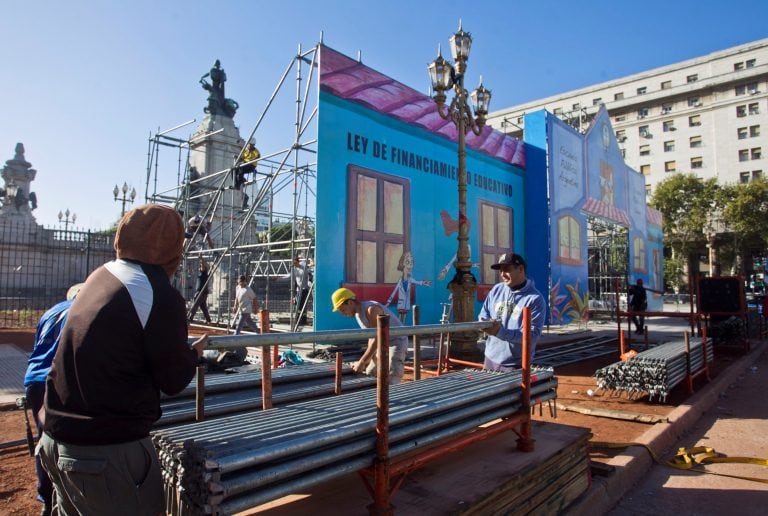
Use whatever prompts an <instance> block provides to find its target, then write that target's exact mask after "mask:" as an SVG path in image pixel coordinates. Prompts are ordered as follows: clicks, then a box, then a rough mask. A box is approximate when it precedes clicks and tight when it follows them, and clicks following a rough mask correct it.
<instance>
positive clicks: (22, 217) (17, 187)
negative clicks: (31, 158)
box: [0, 143, 37, 226]
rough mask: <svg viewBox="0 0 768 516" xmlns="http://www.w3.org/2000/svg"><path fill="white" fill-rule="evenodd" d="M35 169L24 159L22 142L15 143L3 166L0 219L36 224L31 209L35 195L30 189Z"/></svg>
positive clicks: (35, 199) (35, 200)
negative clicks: (11, 155) (11, 154)
mask: <svg viewBox="0 0 768 516" xmlns="http://www.w3.org/2000/svg"><path fill="white" fill-rule="evenodd" d="M35 175H37V170H35V169H34V168H32V164H31V163H30V162H28V161H27V160H26V159H24V144H23V143H17V144H16V153H15V155H14V156H13V159H9V160H8V161H6V162H5V166H4V167H3V171H2V177H3V182H4V184H3V187H2V189H0V203H2V206H0V221H2V222H13V224H14V225H33V226H37V221H35V217H34V215H32V210H34V209H35V208H37V195H35V192H33V191H31V185H32V181H33V180H34V179H35Z"/></svg>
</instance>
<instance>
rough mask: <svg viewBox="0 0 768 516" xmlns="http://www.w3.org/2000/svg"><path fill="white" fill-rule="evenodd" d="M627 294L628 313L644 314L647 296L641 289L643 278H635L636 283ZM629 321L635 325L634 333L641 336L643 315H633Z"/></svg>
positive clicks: (643, 329) (643, 323)
mask: <svg viewBox="0 0 768 516" xmlns="http://www.w3.org/2000/svg"><path fill="white" fill-rule="evenodd" d="M628 294H629V303H628V304H629V310H630V312H645V310H646V309H647V308H648V295H647V293H646V292H645V287H643V278H637V283H635V285H633V286H631V287H630V288H629V292H628ZM630 319H631V320H632V323H634V325H635V333H637V334H638V335H642V334H643V332H644V331H645V314H644V313H633V314H632V315H631V316H630Z"/></svg>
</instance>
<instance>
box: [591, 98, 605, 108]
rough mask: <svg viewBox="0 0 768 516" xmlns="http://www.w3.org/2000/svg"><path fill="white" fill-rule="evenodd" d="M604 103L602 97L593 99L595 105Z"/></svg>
mask: <svg viewBox="0 0 768 516" xmlns="http://www.w3.org/2000/svg"><path fill="white" fill-rule="evenodd" d="M602 103H603V99H601V98H600V97H597V98H596V99H592V105H593V106H597V105H598V104H602Z"/></svg>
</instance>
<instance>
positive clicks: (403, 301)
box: [387, 251, 432, 322]
mask: <svg viewBox="0 0 768 516" xmlns="http://www.w3.org/2000/svg"><path fill="white" fill-rule="evenodd" d="M397 270H399V271H401V272H402V273H403V274H402V276H401V277H400V279H399V280H397V285H395V288H394V289H393V290H392V293H391V294H390V295H389V299H387V304H388V305H389V304H391V303H392V302H393V301H394V300H395V298H397V314H398V316H399V317H400V321H402V322H405V319H406V317H407V316H408V312H410V311H411V294H412V292H413V288H414V285H422V286H424V287H431V286H432V282H431V281H429V280H416V279H413V255H412V254H411V252H410V251H405V252H404V253H403V254H402V255H401V256H400V261H399V262H398V263H397Z"/></svg>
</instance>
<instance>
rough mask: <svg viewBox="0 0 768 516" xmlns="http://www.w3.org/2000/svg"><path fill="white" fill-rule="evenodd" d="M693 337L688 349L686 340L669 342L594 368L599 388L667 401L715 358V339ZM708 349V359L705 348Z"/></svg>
mask: <svg viewBox="0 0 768 516" xmlns="http://www.w3.org/2000/svg"><path fill="white" fill-rule="evenodd" d="M702 342H703V341H702V340H697V341H694V340H691V341H690V344H689V349H690V351H689V352H688V351H686V344H685V341H684V340H679V341H674V342H668V343H666V344H662V345H660V346H656V347H654V348H651V349H649V350H647V351H643V352H642V353H638V354H637V355H635V356H634V357H632V358H631V359H629V360H627V361H626V362H617V363H615V364H611V365H609V366H607V367H603V368H602V369H598V370H597V371H595V375H594V376H595V379H596V380H597V386H598V388H600V389H605V390H608V391H625V392H628V393H630V395H636V394H648V398H649V400H650V401H653V400H654V398H656V397H658V400H659V401H660V402H662V403H663V402H665V401H666V399H667V396H668V395H669V393H670V392H671V391H672V389H674V388H675V387H676V386H677V385H678V384H679V383H681V382H682V381H683V380H685V379H686V378H687V377H688V376H689V375H691V376H693V375H696V374H697V373H699V372H700V371H702V370H703V369H704V367H705V364H708V363H711V362H712V360H714V351H713V346H712V340H711V339H707V341H706V346H704V345H703V343H702ZM705 348H706V359H705V353H704V349H705Z"/></svg>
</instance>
